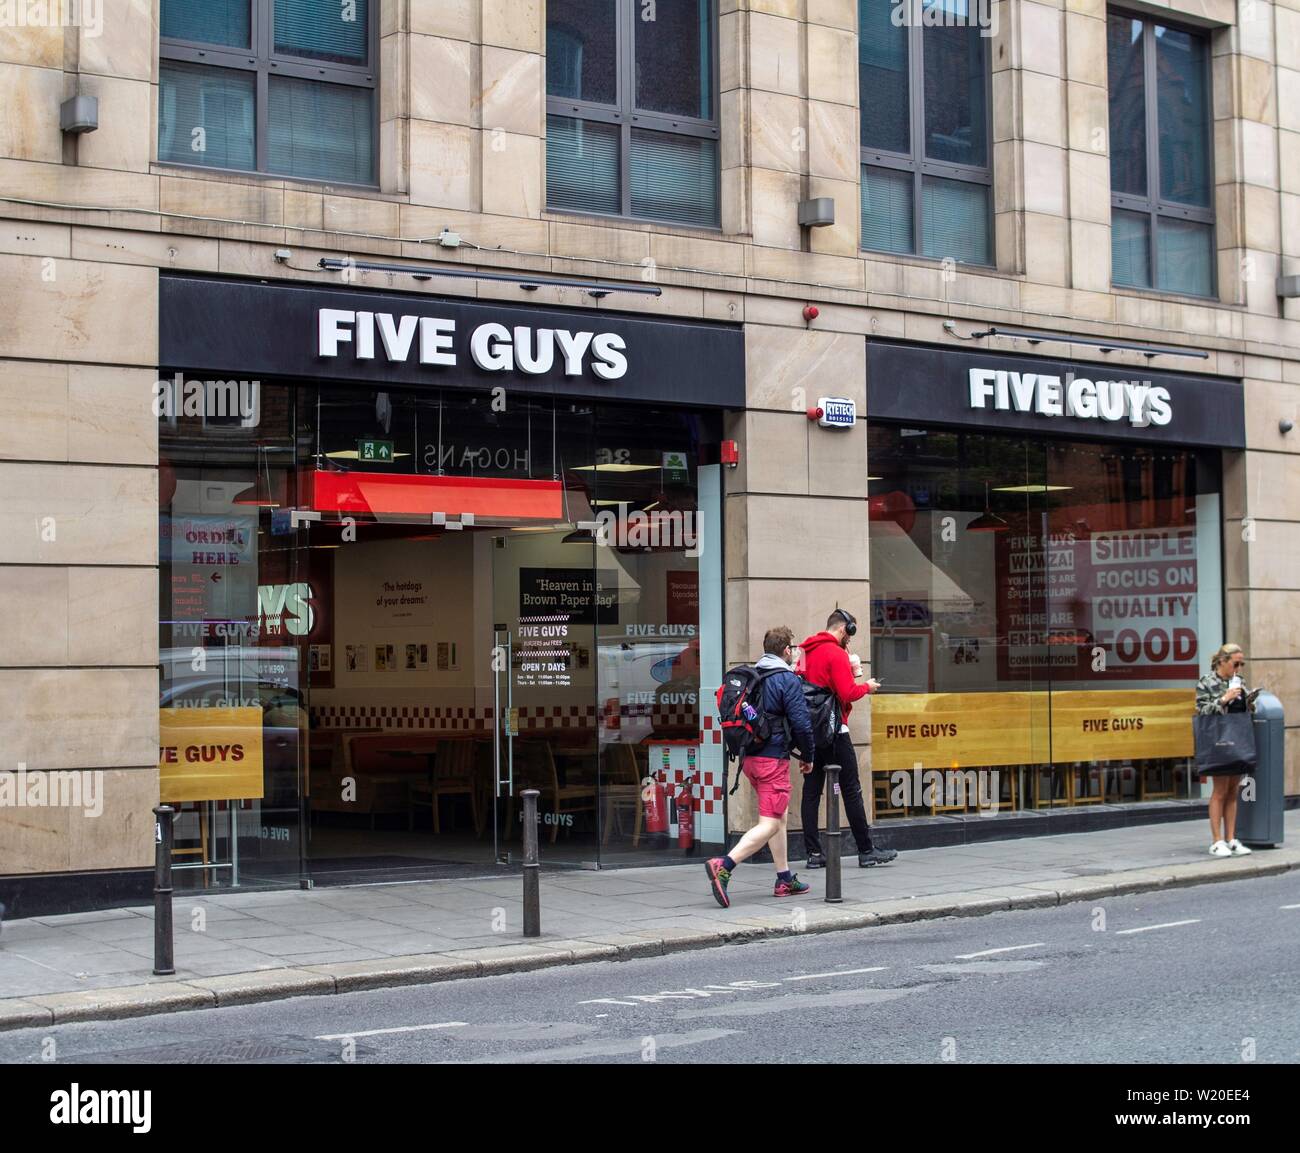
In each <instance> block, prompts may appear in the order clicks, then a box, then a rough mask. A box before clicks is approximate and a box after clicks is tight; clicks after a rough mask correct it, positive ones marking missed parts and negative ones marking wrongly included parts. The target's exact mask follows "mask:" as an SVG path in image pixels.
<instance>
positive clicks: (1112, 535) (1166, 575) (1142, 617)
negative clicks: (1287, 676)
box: [997, 527, 1198, 681]
mask: <svg viewBox="0 0 1300 1153" xmlns="http://www.w3.org/2000/svg"><path fill="white" fill-rule="evenodd" d="M1196 566H1197V561H1196V530H1195V529H1194V528H1191V527H1184V528H1149V529H1126V530H1114V531H1103V532H1084V533H1078V534H1076V532H1075V531H1074V530H1071V529H1066V530H1064V531H1061V532H1054V533H1050V534H1047V535H1046V536H1044V535H1042V534H1040V533H1035V532H1025V533H1019V532H1013V533H1006V534H1004V535H1003V536H1002V537H1001V538H1000V539H999V541H998V549H997V567H998V623H999V626H1000V631H1002V632H1004V633H1005V635H1006V645H1005V646H1004V647H1002V648H1001V649H1000V650H999V654H998V660H999V668H998V675H999V677H1000V678H1002V679H1008V680H1029V679H1033V678H1035V677H1046V676H1047V674H1048V671H1049V670H1050V671H1051V674H1052V675H1053V676H1054V677H1056V678H1058V679H1068V680H1084V681H1089V680H1097V681H1101V680H1171V679H1172V680H1195V679H1196V677H1197V675H1198V669H1197V638H1196V612H1197V606H1196V579H1197V571H1196Z"/></svg>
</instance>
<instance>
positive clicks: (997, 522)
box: [966, 481, 1011, 532]
mask: <svg viewBox="0 0 1300 1153" xmlns="http://www.w3.org/2000/svg"><path fill="white" fill-rule="evenodd" d="M1010 527H1011V526H1010V525H1009V524H1007V522H1006V521H1004V520H1003V519H1002V518H1001V517H1000V516H998V515H997V513H995V512H994V511H993V510H992V508H990V507H989V482H988V481H985V482H984V512H983V514H982V515H980V516H977V517H976V518H975V519H974V520H973V521H971V522H970V524H968V525H967V526H966V531H967V532H1006V531H1007V529H1009V528H1010Z"/></svg>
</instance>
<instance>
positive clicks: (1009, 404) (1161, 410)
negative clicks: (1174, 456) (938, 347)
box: [969, 368, 1173, 428]
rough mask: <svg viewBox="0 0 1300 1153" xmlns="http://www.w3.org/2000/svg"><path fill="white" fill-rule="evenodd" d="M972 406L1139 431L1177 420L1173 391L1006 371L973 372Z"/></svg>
mask: <svg viewBox="0 0 1300 1153" xmlns="http://www.w3.org/2000/svg"><path fill="white" fill-rule="evenodd" d="M969 381H970V407H971V408H980V409H992V410H994V411H996V412H1032V413H1036V414H1038V415H1039V416H1048V417H1051V416H1069V417H1075V418H1077V419H1080V420H1104V421H1111V422H1114V421H1121V420H1127V421H1128V422H1129V423H1130V424H1131V425H1133V426H1134V427H1135V428H1145V427H1146V426H1148V425H1153V424H1155V425H1165V424H1168V423H1169V422H1170V420H1172V419H1173V408H1172V406H1171V405H1170V398H1169V390H1168V389H1164V388H1154V387H1152V386H1151V384H1149V383H1147V382H1143V381H1139V380H1087V379H1085V378H1084V377H1081V376H1076V377H1068V378H1067V379H1066V380H1064V381H1062V380H1061V378H1060V377H1059V376H1047V375H1042V374H1039V373H1033V372H1012V371H1008V370H1005V369H1000V368H999V369H992V368H972V369H971V370H970V376H969Z"/></svg>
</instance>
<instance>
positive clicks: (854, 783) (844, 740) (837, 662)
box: [798, 608, 898, 869]
mask: <svg viewBox="0 0 1300 1153" xmlns="http://www.w3.org/2000/svg"><path fill="white" fill-rule="evenodd" d="M857 631H858V622H857V621H856V620H855V619H854V617H853V614H852V613H850V612H849V611H848V610H847V609H840V608H837V609H836V610H835V611H834V612H833V613H831V615H830V616H829V617H828V618H827V620H826V631H825V632H820V633H816V634H814V635H813V636H810V637H809V638H808V639H807V640H806V641H804V642H803V644H802V645H800V648H801V649H802V650H803V657H802V659H801V661H800V664H799V669H798V671H799V672H801V673H803V675H804V677H805V678H806V679H807V680H808V683H809V684H814V685H820V686H822V687H824V688H829V689H830V690H831V691H832V692H833V693H834V694H835V697H836V699H837V700H838V701H839V706H840V719H841V722H842V723H841V724H840V731H839V733H838V735H837V736H836V738H835V743H834V745H832V746H831V747H830V748H829V749H827V750H826V751H825V752H818V753H816V755H815V757H816V759H815V761H814V763H813V766H812V768H811V769H810V768H809V767H808V766H807V765H804V766H803V772H804V774H805V775H804V779H803V802H802V804H801V806H800V810H801V816H802V818H803V843H804V847H805V848H806V849H807V850H808V863H807V867H808V868H810V869H824V868H825V867H826V857H825V856H824V855H823V853H822V846H821V841H820V840H819V839H818V836H817V808H818V806H819V805H820V803H821V799H822V791H823V790H824V788H825V785H826V766H827V765H835V764H838V765H839V766H840V795H841V797H842V798H843V800H844V815H845V816H846V817H847V818H848V822H849V828H851V829H852V830H853V840H854V842H855V843H856V844H857V846H858V865H859V866H860V867H862V868H864V869H865V868H868V867H869V866H871V865H884V864H887V863H888V862H890V861H892V860H893V859H894V858H895V857H897V856H898V853H896V852H895V851H894V850H893V849H880V848H877V847H876V846H875V845H873V844H872V843H871V826H870V825H869V824H867V810H866V805H865V804H864V803H863V799H862V781H861V780H860V779H859V777H858V757H857V753H855V752H854V749H853V738H852V737H850V736H849V726H848V724H847V721H848V719H849V714H850V713H851V712H852V711H853V702H854V701H858V700H861V699H862V698H863V697H865V696H867V695H868V694H869V693H874V692H875V691H876V690H877V689H878V688H880V682H879V681H877V680H874V679H868V680H866V681H863V682H859V681H858V679H857V678H858V677H859V676H860V675H861V673H862V669H861V666H855V665H854V664H853V662H851V661H850V660H849V654H848V652H847V651H846V650H847V649H848V645H849V638H850V637H851V636H853V635H854V634H855V633H856V632H857Z"/></svg>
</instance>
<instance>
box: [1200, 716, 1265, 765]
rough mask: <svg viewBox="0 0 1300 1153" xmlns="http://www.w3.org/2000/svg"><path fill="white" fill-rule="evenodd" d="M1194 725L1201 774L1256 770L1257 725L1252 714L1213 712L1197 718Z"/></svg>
mask: <svg viewBox="0 0 1300 1153" xmlns="http://www.w3.org/2000/svg"><path fill="white" fill-rule="evenodd" d="M1194 725H1195V732H1196V771H1197V772H1198V773H1209V772H1222V771H1224V770H1226V769H1236V770H1237V771H1239V772H1241V773H1248V772H1253V771H1254V768H1255V764H1256V761H1257V759H1258V758H1257V757H1256V754H1255V723H1254V718H1252V717H1251V715H1250V713H1247V712H1240V713H1212V714H1210V715H1209V716H1198V717H1196V718H1195V721H1194Z"/></svg>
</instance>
